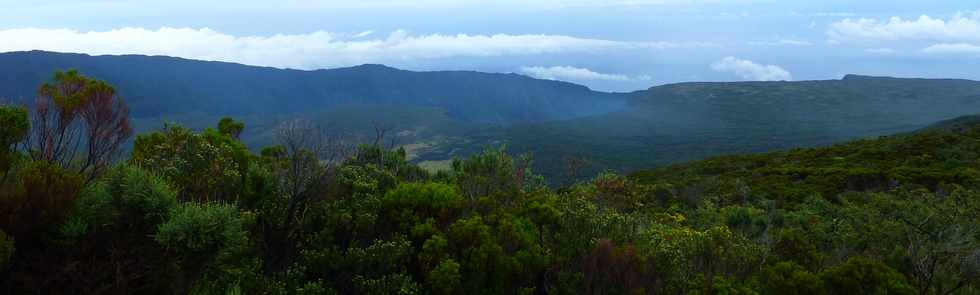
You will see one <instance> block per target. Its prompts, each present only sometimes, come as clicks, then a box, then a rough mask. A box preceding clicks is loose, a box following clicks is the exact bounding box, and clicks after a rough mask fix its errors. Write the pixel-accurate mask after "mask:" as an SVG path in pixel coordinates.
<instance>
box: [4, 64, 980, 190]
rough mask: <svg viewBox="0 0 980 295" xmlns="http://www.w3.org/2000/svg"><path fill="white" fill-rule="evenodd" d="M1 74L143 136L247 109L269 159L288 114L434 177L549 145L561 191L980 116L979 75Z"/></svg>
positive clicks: (210, 70) (252, 70) (200, 70)
mask: <svg viewBox="0 0 980 295" xmlns="http://www.w3.org/2000/svg"><path fill="white" fill-rule="evenodd" d="M0 68H4V69H5V71H3V72H2V73H0V100H2V99H3V98H6V99H7V100H13V101H19V102H26V103H28V104H30V103H31V102H32V101H33V100H34V97H35V96H36V85H39V84H40V83H42V82H44V81H46V80H47V79H48V78H49V76H50V73H51V72H53V71H55V70H59V69H60V70H65V69H69V68H76V69H79V70H81V71H82V72H84V73H86V74H87V75H89V76H92V77H95V78H99V79H102V80H105V81H107V82H109V83H111V84H113V85H114V86H115V87H116V89H118V91H119V95H120V96H121V97H123V98H125V99H126V101H127V102H128V104H129V106H130V110H131V114H132V119H133V120H132V125H133V128H134V129H135V130H136V132H141V133H146V132H153V131H157V130H159V129H160V128H161V127H162V126H163V124H164V123H165V122H175V123H179V124H181V125H183V126H185V127H187V128H190V129H192V130H196V131H200V130H203V129H204V128H207V127H208V126H211V125H212V124H213V122H216V121H218V120H220V119H221V118H222V117H225V116H233V117H235V118H237V119H239V120H242V121H246V122H249V126H250V128H248V129H246V130H244V131H243V134H242V135H241V136H240V137H241V141H242V142H244V143H245V144H246V146H247V147H249V148H250V149H251V150H252V151H253V152H258V151H260V150H261V149H262V148H263V147H265V146H269V145H272V144H274V134H275V130H276V129H277V128H278V127H279V126H280V125H282V124H283V123H284V122H288V121H290V120H293V119H303V120H308V121H312V122H314V123H316V124H317V125H320V126H324V128H323V131H324V132H325V133H327V134H328V135H329V136H330V137H335V138H342V139H345V140H346V141H348V142H370V141H373V140H374V138H376V137H377V135H379V134H380V133H384V134H385V135H386V136H385V138H386V142H385V143H384V145H385V146H386V147H392V148H394V147H404V148H405V149H406V151H407V157H408V158H409V160H410V161H411V162H412V163H416V164H422V165H423V166H425V167H427V169H430V170H438V169H447V168H448V163H449V162H451V160H452V159H453V158H454V157H467V156H470V155H473V154H476V153H479V152H481V151H482V150H484V149H485V148H486V147H488V146H501V145H505V146H506V148H507V150H508V151H509V152H511V153H514V154H521V153H531V154H533V157H534V159H535V162H536V163H537V167H538V171H539V172H540V173H542V174H543V175H545V176H547V177H548V179H549V183H551V184H553V185H561V184H568V183H571V182H572V181H574V180H582V179H584V178H587V176H588V175H594V174H596V173H599V172H602V171H606V170H612V171H617V172H621V173H628V172H630V171H633V170H636V169H644V168H648V167H652V166H656V165H663V164H670V163H679V162H683V161H690V160H697V159H703V158H706V157H710V156H714V155H721V154H731V153H750V152H764V151H771V150H778V149H788V148H795V147H812V146H822V145H827V144H833V143H838V142H842V141H846V140H853V139H860V138H873V137H876V136H880V135H887V134H893V133H899V132H908V131H912V130H916V129H919V128H922V127H925V126H927V125H929V124H931V123H934V122H937V121H940V120H946V119H949V118H953V117H957V116H962V115H969V114H975V113H978V112H980V82H977V81H969V80H944V79H903V78H887V77H869V76H858V75H848V76H846V77H844V78H843V79H840V80H822V81H798V82H729V83H680V84H670V85H662V86H656V87H651V88H650V89H648V90H645V91H638V92H634V93H603V92H596V91H591V90H589V89H588V88H586V87H584V86H580V85H575V84H571V83H565V82H558V81H548V80H538V79H532V78H528V77H525V76H521V75H516V74H488V73H478V72H458V71H457V72H453V71H440V72H412V71H404V70H398V69H394V68H389V67H385V66H381V65H364V66H358V67H352V68H342V69H331V70H317V71H299V70H288V69H276V68H263V67H252V66H244V65H239V64H231V63H221V62H204V61H196V60H186V59H179V58H171V57H161V56H152V57H151V56H135V55H134V56H88V55H80V54H62V53H51V52H40V51H33V52H14V53H4V54H0ZM126 146H127V148H128V145H126Z"/></svg>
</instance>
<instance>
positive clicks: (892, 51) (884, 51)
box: [864, 48, 898, 54]
mask: <svg viewBox="0 0 980 295" xmlns="http://www.w3.org/2000/svg"><path fill="white" fill-rule="evenodd" d="M864 52H867V53H871V54H896V53H898V51H897V50H895V49H891V48H868V49H865V50H864Z"/></svg>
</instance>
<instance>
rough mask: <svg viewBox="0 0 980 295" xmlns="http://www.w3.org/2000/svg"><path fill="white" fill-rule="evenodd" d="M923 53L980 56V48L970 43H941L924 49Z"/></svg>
mask: <svg viewBox="0 0 980 295" xmlns="http://www.w3.org/2000/svg"><path fill="white" fill-rule="evenodd" d="M922 52H923V53H928V54H940V55H947V54H948V55H964V54H965V55H980V46H977V45H973V44H968V43H940V44H933V45H930V46H929V47H926V48H923V49H922Z"/></svg>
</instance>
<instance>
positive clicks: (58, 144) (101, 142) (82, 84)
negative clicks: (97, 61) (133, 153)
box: [27, 70, 133, 182]
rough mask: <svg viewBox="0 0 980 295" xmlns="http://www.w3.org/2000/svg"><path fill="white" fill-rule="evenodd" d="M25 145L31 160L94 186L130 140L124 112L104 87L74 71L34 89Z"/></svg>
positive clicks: (110, 89)
mask: <svg viewBox="0 0 980 295" xmlns="http://www.w3.org/2000/svg"><path fill="white" fill-rule="evenodd" d="M31 120H32V124H31V125H32V127H33V130H32V132H31V133H30V136H29V137H28V140H27V146H28V148H29V149H30V150H31V155H32V157H33V159H34V160H43V161H48V162H51V163H55V164H57V165H59V166H60V167H61V168H63V169H71V170H74V171H77V172H78V173H80V174H82V175H85V177H86V182H88V181H92V180H94V179H95V178H96V177H97V176H98V175H99V174H100V173H102V172H104V171H105V169H106V168H107V167H108V166H109V165H110V164H111V163H112V160H113V159H114V158H115V156H116V155H117V153H118V151H119V148H120V146H121V145H122V144H123V143H124V142H126V140H128V139H129V138H130V137H131V136H132V135H133V129H132V128H131V127H130V125H129V109H128V108H127V107H126V104H125V103H124V102H123V101H122V99H121V98H119V97H118V96H117V95H116V91H115V89H114V88H113V87H112V86H109V84H107V83H105V82H104V81H100V80H95V79H90V78H88V77H85V76H83V75H82V74H79V73H78V72H77V71H75V70H70V71H67V72H60V71H59V72H56V73H55V75H54V77H53V78H52V80H51V81H50V82H48V83H45V84H44V85H42V86H41V87H40V89H38V97H37V100H36V102H35V105H34V112H33V114H32V118H31Z"/></svg>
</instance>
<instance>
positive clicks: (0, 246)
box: [0, 231, 16, 270]
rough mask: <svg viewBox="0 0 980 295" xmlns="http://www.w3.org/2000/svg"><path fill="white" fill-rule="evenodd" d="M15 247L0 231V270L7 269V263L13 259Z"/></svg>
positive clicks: (9, 238)
mask: <svg viewBox="0 0 980 295" xmlns="http://www.w3.org/2000/svg"><path fill="white" fill-rule="evenodd" d="M15 246H16V243H15V242H14V239H13V238H11V237H10V236H8V235H7V234H6V233H4V232H3V231H0V270H4V269H5V268H6V267H7V263H9V262H10V259H11V258H13V256H14V250H15V249H16V247H15Z"/></svg>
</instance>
